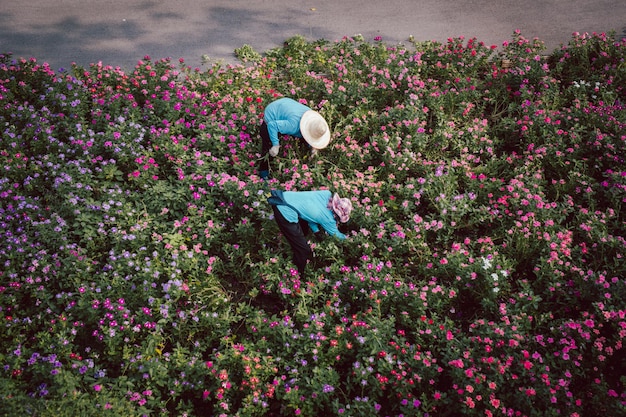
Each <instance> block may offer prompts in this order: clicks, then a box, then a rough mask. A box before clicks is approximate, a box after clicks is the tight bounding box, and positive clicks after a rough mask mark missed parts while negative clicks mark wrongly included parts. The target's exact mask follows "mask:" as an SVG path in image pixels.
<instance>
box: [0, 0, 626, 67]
mask: <svg viewBox="0 0 626 417" xmlns="http://www.w3.org/2000/svg"><path fill="white" fill-rule="evenodd" d="M516 29H519V30H520V31H521V34H522V35H523V36H524V37H526V38H529V39H532V38H538V39H540V40H541V41H543V42H544V43H545V45H546V47H547V48H548V52H551V51H552V50H554V49H555V48H559V47H560V46H561V45H562V44H567V43H568V42H569V40H570V39H571V36H572V33H573V32H580V33H584V32H587V33H593V32H597V33H602V32H606V33H608V32H610V31H615V34H616V37H617V38H621V37H624V36H626V0H525V1H520V0H384V1H371V0H20V1H18V0H0V53H12V54H13V57H14V58H31V57H34V58H36V59H37V61H39V62H48V63H49V64H50V65H51V66H52V67H53V68H54V69H59V68H69V66H70V65H71V64H72V63H73V62H75V63H77V64H79V65H82V66H88V65H89V64H90V63H96V62H102V63H103V64H104V65H112V66H114V67H116V66H119V67H121V68H122V69H125V70H130V69H132V68H133V67H134V65H135V64H136V63H137V61H138V60H140V59H142V58H143V57H144V56H145V55H149V56H150V57H152V58H153V59H160V58H172V59H173V60H178V59H180V58H183V59H184V60H185V62H186V63H187V64H188V65H190V66H192V67H199V68H202V67H203V64H202V62H203V57H205V56H206V57H208V58H209V59H210V60H211V61H220V60H221V61H223V62H224V63H233V64H235V63H238V60H237V59H236V57H235V55H234V50H235V48H239V47H241V46H243V45H246V44H247V45H250V46H252V47H253V48H254V49H255V50H256V51H257V52H259V53H263V52H265V51H267V50H269V49H272V48H275V47H277V46H280V45H282V44H283V42H284V41H285V40H286V39H288V38H290V37H292V36H294V35H302V36H304V37H305V38H306V39H308V40H317V39H326V40H329V41H335V40H339V39H341V38H342V37H344V36H353V35H355V34H362V35H363V36H364V37H365V39H366V40H374V38H376V37H381V38H382V40H383V42H385V43H388V44H398V43H406V42H407V39H408V38H409V36H413V37H414V38H415V39H416V40H423V41H427V40H434V41H440V42H444V41H445V40H446V39H447V38H449V37H458V36H464V37H465V38H467V39H469V38H472V37H475V38H477V39H478V41H482V42H484V43H486V44H488V45H496V46H501V45H502V42H504V41H507V40H511V39H512V34H513V31H514V30H516Z"/></svg>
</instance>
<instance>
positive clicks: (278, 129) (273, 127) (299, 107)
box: [263, 97, 311, 145]
mask: <svg viewBox="0 0 626 417" xmlns="http://www.w3.org/2000/svg"><path fill="white" fill-rule="evenodd" d="M309 110H311V109H310V108H309V107H307V106H305V105H304V104H301V103H298V102H297V101H295V100H293V99H290V98H287V97H284V98H279V99H278V100H276V101H273V102H271V103H270V104H268V105H267V107H266V108H265V113H264V115H263V120H264V121H265V124H266V125H267V131H268V133H269V136H270V141H271V142H272V145H278V134H279V133H281V134H283V135H290V136H295V137H298V138H302V133H301V132H300V119H302V115H303V114H304V113H305V112H307V111H309Z"/></svg>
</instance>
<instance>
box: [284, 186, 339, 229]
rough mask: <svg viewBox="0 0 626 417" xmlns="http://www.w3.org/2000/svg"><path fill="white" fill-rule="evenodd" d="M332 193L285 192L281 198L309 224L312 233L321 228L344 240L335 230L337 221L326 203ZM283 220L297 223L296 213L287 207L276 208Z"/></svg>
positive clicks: (321, 191)
mask: <svg viewBox="0 0 626 417" xmlns="http://www.w3.org/2000/svg"><path fill="white" fill-rule="evenodd" d="M331 196H332V193H331V192H330V191H328V190H320V191H285V192H284V193H283V198H284V199H285V201H286V202H287V203H289V204H290V205H292V206H293V207H294V208H295V209H296V210H298V212H299V213H300V218H301V219H303V220H306V221H307V222H308V223H309V227H310V228H311V230H312V231H313V233H317V232H318V231H319V230H320V227H322V228H323V229H324V230H325V231H326V233H328V234H329V235H331V236H336V237H338V238H339V239H346V235H344V234H343V233H341V232H340V231H339V229H338V228H337V221H336V220H335V216H334V215H333V212H332V210H331V209H329V208H328V201H329V200H330V197H331ZM277 207H278V210H280V212H281V214H282V215H283V216H284V217H285V219H286V220H287V221H289V222H291V223H297V222H298V213H296V212H295V211H293V210H292V209H290V208H289V207H287V206H284V205H279V206H277Z"/></svg>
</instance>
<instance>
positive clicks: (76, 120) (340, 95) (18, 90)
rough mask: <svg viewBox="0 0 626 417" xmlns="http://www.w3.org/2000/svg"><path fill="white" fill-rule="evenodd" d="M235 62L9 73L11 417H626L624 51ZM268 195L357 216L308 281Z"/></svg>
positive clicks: (460, 45)
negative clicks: (275, 137)
mask: <svg viewBox="0 0 626 417" xmlns="http://www.w3.org/2000/svg"><path fill="white" fill-rule="evenodd" d="M236 52H238V53H239V56H240V58H241V59H242V61H245V64H244V65H236V66H233V65H227V66H226V65H223V64H222V63H214V64H212V65H210V66H209V67H208V68H206V69H193V68H190V67H188V66H187V65H186V64H185V63H184V61H183V60H180V62H176V63H173V62H171V61H170V60H169V59H163V60H152V59H151V58H149V57H146V58H145V59H144V60H142V61H140V62H138V63H137V65H136V67H135V68H134V69H133V70H132V72H124V71H122V70H121V69H119V68H112V67H106V66H103V65H100V64H94V65H91V66H90V67H89V68H82V67H78V66H74V67H73V68H71V69H69V70H61V71H54V70H52V69H51V68H50V67H49V66H48V65H47V64H42V63H38V62H37V61H36V60H35V59H31V60H15V59H14V58H12V57H11V56H9V55H0V104H1V108H0V130H1V136H0V168H1V169H2V173H1V174H0V226H1V227H0V241H1V242H2V244H1V246H0V366H1V368H0V415H6V416H28V415H32V416H144V415H145V416H183V415H184V416H293V415H301V416H335V415H342V416H433V417H434V416H542V417H544V416H572V417H573V416H581V417H587V416H606V417H610V416H620V415H626V359H624V358H625V357H626V354H625V347H624V340H625V339H626V301H625V300H626V262H625V258H624V257H625V255H626V223H625V222H626V216H625V213H626V161H625V158H626V41H624V40H622V41H621V43H620V42H618V41H616V40H615V39H614V37H613V36H612V35H605V34H592V35H589V34H575V35H573V36H572V39H571V41H570V42H569V44H568V45H565V46H563V48H561V49H558V50H555V51H552V52H549V51H546V50H545V48H544V46H543V43H542V42H541V41H540V40H537V39H534V40H529V39H526V38H524V37H523V36H522V35H521V34H520V33H519V32H515V33H514V34H513V36H512V39H511V40H510V41H506V42H503V44H502V45H499V46H498V47H497V48H495V47H491V46H488V45H485V44H483V43H481V42H479V41H478V40H477V39H464V38H454V39H449V40H448V42H445V43H436V42H417V41H414V40H410V41H409V42H408V44H407V45H388V44H385V43H384V42H383V41H382V40H379V39H377V40H374V41H372V42H368V41H366V40H364V39H362V38H361V37H359V36H355V37H352V38H349V37H346V38H344V39H342V40H339V41H335V42H329V41H324V40H318V41H314V42H310V41H306V40H305V39H304V38H303V37H300V36H296V37H294V38H291V39H289V40H287V41H286V42H285V45H284V47H280V48H276V49H273V50H270V51H267V52H266V53H264V54H263V55H262V56H261V55H260V54H257V53H256V52H255V51H253V50H251V49H250V48H249V47H248V48H242V49H241V50H238V51H236ZM244 54H245V56H244ZM283 96H286V97H292V98H294V99H298V100H300V101H302V102H303V103H305V104H307V105H308V106H309V107H311V108H313V109H315V110H318V111H319V112H320V113H321V114H322V115H323V116H324V117H325V118H326V120H327V121H328V123H329V125H330V126H331V129H332V139H331V143H330V145H329V147H328V148H326V149H324V150H322V151H320V152H319V154H318V156H316V157H312V156H310V155H309V152H308V150H307V149H306V148H305V147H304V146H302V145H301V143H300V142H299V141H296V140H294V139H293V138H289V137H286V138H284V140H283V142H282V146H281V151H280V154H279V155H278V157H277V158H274V159H272V160H271V161H270V164H271V169H272V172H271V174H272V177H273V179H272V181H271V182H270V183H269V184H265V182H264V181H262V180H261V179H260V178H259V176H258V172H257V166H258V161H259V158H260V157H261V155H260V154H259V151H260V139H259V136H258V127H259V124H260V121H261V120H262V114H263V109H264V107H265V106H266V105H267V104H268V103H270V102H271V101H272V100H275V99H276V98H279V97H283ZM271 188H280V189H286V190H311V189H331V190H332V191H336V192H338V193H339V194H340V195H341V196H347V197H350V198H351V200H352V203H353V206H354V211H353V214H352V216H351V220H350V222H349V223H347V224H346V225H341V226H340V227H341V230H342V231H343V232H344V233H346V234H347V235H348V239H347V240H346V241H339V240H336V239H334V238H331V237H326V238H325V239H323V240H322V241H319V242H318V241H312V242H311V244H312V246H313V248H314V252H315V254H316V257H315V260H314V262H313V263H312V264H311V265H310V266H309V269H308V270H307V273H306V274H305V275H304V276H299V275H298V273H297V272H296V270H295V267H294V265H293V264H292V262H291V250H290V248H289V246H288V245H287V243H286V242H285V241H284V240H282V239H281V236H280V235H279V231H278V227H277V225H276V224H275V222H274V220H273V218H272V216H271V213H272V211H271V208H270V206H269V204H268V203H267V202H266V198H267V195H268V193H269V189H271Z"/></svg>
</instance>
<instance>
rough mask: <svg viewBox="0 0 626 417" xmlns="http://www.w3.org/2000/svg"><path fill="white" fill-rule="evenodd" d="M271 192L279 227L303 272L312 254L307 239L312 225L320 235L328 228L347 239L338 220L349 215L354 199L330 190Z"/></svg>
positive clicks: (300, 271)
mask: <svg viewBox="0 0 626 417" xmlns="http://www.w3.org/2000/svg"><path fill="white" fill-rule="evenodd" d="M271 193H272V196H271V197H270V198H268V199H267V201H268V202H269V203H270V204H271V205H272V209H273V210H274V218H275V219H276V223H278V228H279V229H280V231H281V232H282V234H283V235H284V236H285V238H286V239H287V241H288V242H289V245H291V249H292V250H293V262H294V264H295V265H296V267H297V268H298V272H299V273H300V276H302V275H303V274H304V268H305V267H306V264H307V263H308V261H309V260H310V259H312V258H313V251H312V250H311V247H310V246H309V244H308V242H307V239H306V235H307V234H308V232H309V229H310V230H312V231H313V233H315V236H316V237H318V238H319V237H321V236H320V235H321V234H323V233H324V232H323V231H326V233H328V234H329V235H331V236H336V237H337V238H339V239H342V240H343V239H346V235H344V234H343V233H341V232H340V231H339V229H338V228H337V224H338V222H339V223H346V222H347V221H348V220H349V219H350V212H351V211H352V203H351V202H350V200H349V199H348V198H340V197H339V195H338V194H337V193H335V194H332V193H331V192H330V191H328V190H320V191H280V190H273V191H272V192H271ZM320 227H321V228H322V229H323V231H322V230H320Z"/></svg>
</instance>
